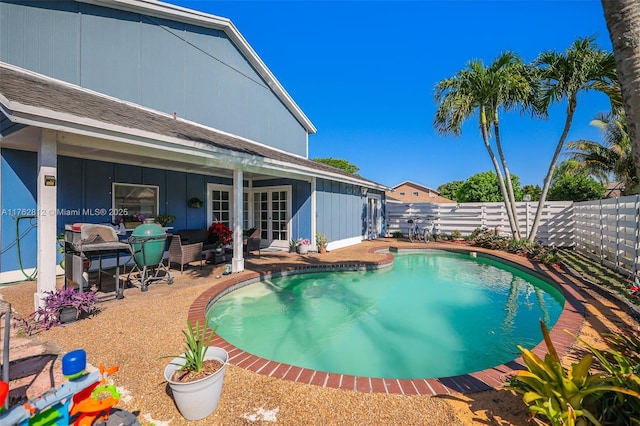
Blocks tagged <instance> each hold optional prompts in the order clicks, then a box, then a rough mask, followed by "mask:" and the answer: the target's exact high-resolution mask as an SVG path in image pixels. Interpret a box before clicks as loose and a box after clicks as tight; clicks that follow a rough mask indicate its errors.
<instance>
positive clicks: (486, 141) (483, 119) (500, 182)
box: [480, 107, 517, 235]
mask: <svg viewBox="0 0 640 426" xmlns="http://www.w3.org/2000/svg"><path fill="white" fill-rule="evenodd" d="M480 129H481V131H482V141H483V142H484V146H485V148H486V149H487V152H488V153H489V157H491V162H492V163H493V167H494V168H495V169H496V174H497V175H498V185H500V191H502V198H504V204H505V207H506V209H507V217H508V218H509V226H510V227H511V232H512V234H511V235H513V230H514V229H515V227H516V226H517V225H516V223H515V218H514V217H513V212H512V211H511V209H510V208H509V201H508V200H509V196H508V194H507V189H506V188H505V186H504V179H503V177H502V170H500V165H499V164H498V160H497V159H496V156H495V154H494V153H493V149H491V144H490V143H489V131H488V128H487V115H486V113H485V110H484V107H482V108H481V110H480Z"/></svg>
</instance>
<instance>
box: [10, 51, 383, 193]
mask: <svg viewBox="0 0 640 426" xmlns="http://www.w3.org/2000/svg"><path fill="white" fill-rule="evenodd" d="M0 106H3V107H4V111H5V112H6V115H7V118H8V119H9V120H11V121H19V120H16V119H14V117H12V115H14V113H16V112H23V113H30V114H34V111H37V114H39V115H41V116H42V118H46V119H47V120H43V125H42V126H43V127H46V123H45V122H48V121H51V119H55V120H57V121H58V124H60V123H64V121H65V120H68V122H72V121H76V123H77V122H79V121H81V120H76V119H82V118H84V119H90V120H94V121H96V122H99V123H104V124H105V125H109V126H111V127H112V126H118V127H120V128H123V129H124V131H125V132H126V130H127V129H130V130H131V131H136V132H140V131H142V132H148V133H149V134H152V135H158V137H159V138H161V137H163V136H164V137H170V138H176V139H178V140H181V141H191V142H200V143H204V144H207V145H211V146H214V147H217V148H220V149H222V150H228V151H232V152H240V153H244V154H248V155H251V156H256V157H261V158H263V159H265V160H267V161H268V160H274V161H278V162H284V163H289V164H291V165H294V166H298V167H300V166H301V167H304V168H306V169H309V175H316V176H318V177H326V178H335V179H337V180H344V181H348V182H352V183H357V184H362V185H364V186H369V187H375V188H379V189H385V187H384V186H383V185H381V184H378V183H376V182H373V181H371V180H368V179H363V178H360V177H357V176H354V175H352V174H350V173H347V172H345V171H343V170H342V169H338V168H335V167H332V166H329V165H326V164H323V163H318V162H315V161H312V160H308V159H306V158H302V157H298V156H295V155H291V154H287V153H285V152H282V151H278V150H276V149H272V148H269V147H266V146H264V145H260V144H258V143H255V142H251V141H249V140H247V139H244V138H241V137H237V136H233V135H230V134H228V133H225V132H221V131H218V130H216V129H213V128H209V127H205V126H202V125H199V124H197V123H193V122H189V121H186V120H182V119H176V118H174V117H171V116H169V115H167V114H164V113H160V112H157V111H153V110H150V109H148V108H144V107H141V106H139V105H135V104H132V103H129V102H124V101H121V100H118V99H115V98H112V97H109V96H105V95H102V94H100V93H96V92H92V91H89V90H87V89H83V88H81V87H78V86H75V85H72V84H69V83H64V82H61V81H59V80H55V79H52V78H49V77H45V76H42V75H40V74H36V73H33V72H30V71H27V70H23V69H21V68H17V67H14V66H11V65H8V64H6V63H2V62H0ZM34 108H35V110H34ZM61 114H62V115H64V117H66V118H62V115H61ZM341 177H342V178H343V179H341Z"/></svg>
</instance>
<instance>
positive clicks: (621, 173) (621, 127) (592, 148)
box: [567, 113, 638, 195]
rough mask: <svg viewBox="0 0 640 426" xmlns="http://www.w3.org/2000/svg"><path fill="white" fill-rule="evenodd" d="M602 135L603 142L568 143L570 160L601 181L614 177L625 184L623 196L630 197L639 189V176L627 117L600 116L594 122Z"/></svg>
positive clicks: (580, 141) (581, 141) (592, 122)
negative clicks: (575, 161) (626, 121)
mask: <svg viewBox="0 0 640 426" xmlns="http://www.w3.org/2000/svg"><path fill="white" fill-rule="evenodd" d="M591 124H592V125H593V126H596V127H598V128H599V129H600V130H601V131H602V134H603V137H604V142H603V143H600V142H595V141H588V140H579V141H573V142H568V143H567V148H569V149H571V150H572V151H571V152H569V154H570V156H571V158H573V159H575V160H577V161H578V162H579V163H580V164H581V165H582V167H583V169H584V170H585V171H586V172H587V173H589V174H591V175H592V176H594V177H596V178H597V179H598V180H600V181H601V182H605V183H607V182H609V179H610V178H611V177H613V178H614V179H615V180H616V181H618V182H621V183H622V194H623V195H631V194H633V193H634V191H635V190H636V189H637V186H638V176H637V175H636V171H635V164H634V161H633V154H632V152H631V140H630V139H629V134H628V133H627V126H626V123H625V120H624V115H622V116H621V117H616V116H615V115H614V114H612V113H607V114H601V115H599V116H598V117H597V118H596V119H594V120H593V121H591Z"/></svg>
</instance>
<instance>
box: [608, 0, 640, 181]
mask: <svg viewBox="0 0 640 426" xmlns="http://www.w3.org/2000/svg"><path fill="white" fill-rule="evenodd" d="M602 8H603V9H604V17H605V19H606V21H607V28H608V29H609V36H610V37H611V44H612V45H613V51H614V55H615V59H616V68H617V70H618V78H619V79H620V85H621V87H622V99H623V100H624V109H625V113H626V118H627V123H628V124H629V127H628V130H629V133H628V134H629V139H630V141H631V144H632V151H633V153H634V163H635V170H636V176H640V132H638V130H637V128H636V126H637V123H640V97H639V96H638V95H637V94H638V93H640V43H638V38H639V37H640V3H638V1H637V0H615V1H613V0H602Z"/></svg>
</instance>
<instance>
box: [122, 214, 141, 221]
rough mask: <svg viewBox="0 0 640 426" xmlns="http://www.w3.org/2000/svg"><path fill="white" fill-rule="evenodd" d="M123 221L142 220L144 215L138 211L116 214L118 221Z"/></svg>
mask: <svg viewBox="0 0 640 426" xmlns="http://www.w3.org/2000/svg"><path fill="white" fill-rule="evenodd" d="M123 222H144V216H143V215H141V214H140V213H134V214H128V215H125V216H118V223H123Z"/></svg>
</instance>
